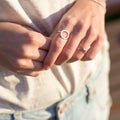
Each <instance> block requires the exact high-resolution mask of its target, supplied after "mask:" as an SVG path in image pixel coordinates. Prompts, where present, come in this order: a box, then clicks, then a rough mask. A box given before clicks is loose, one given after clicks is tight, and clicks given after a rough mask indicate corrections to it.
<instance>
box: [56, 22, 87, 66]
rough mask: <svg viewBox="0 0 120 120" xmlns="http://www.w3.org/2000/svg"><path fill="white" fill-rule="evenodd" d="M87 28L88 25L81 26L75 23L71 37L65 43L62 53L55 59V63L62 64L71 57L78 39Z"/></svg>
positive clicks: (84, 33) (83, 35)
mask: <svg viewBox="0 0 120 120" xmlns="http://www.w3.org/2000/svg"><path fill="white" fill-rule="evenodd" d="M87 30H88V26H86V27H81V25H79V24H76V25H75V27H74V28H73V30H72V32H71V38H70V40H69V41H68V42H67V44H66V45H65V47H64V49H63V51H62V53H61V54H60V56H59V58H58V59H57V61H56V64H62V63H64V62H67V61H68V60H70V59H71V57H72V56H73V54H74V52H75V50H76V48H77V47H78V45H79V43H80V41H81V40H82V39H83V38H84V37H85V36H86V32H87Z"/></svg>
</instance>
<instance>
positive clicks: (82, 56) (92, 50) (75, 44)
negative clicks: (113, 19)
mask: <svg viewBox="0 0 120 120" xmlns="http://www.w3.org/2000/svg"><path fill="white" fill-rule="evenodd" d="M104 17H105V8H103V7H102V6H100V5H99V4H96V3H94V2H93V1H91V0H77V1H76V2H75V3H74V5H73V6H72V7H71V8H70V9H69V10H68V11H67V12H66V13H65V14H64V16H63V17H62V19H61V20H60V22H59V23H58V25H57V27H56V29H55V30H54V32H53V34H52V35H51V40H52V41H51V45H50V49H49V52H48V54H47V57H46V58H45V61H44V69H48V68H50V67H51V66H52V65H53V64H58V65H60V64H62V63H64V62H68V61H76V60H92V59H93V58H94V57H95V56H96V55H97V53H98V52H99V50H100V49H101V47H102V45H103V41H104V37H105V30H104ZM63 30H66V31H63ZM61 31H62V33H61ZM62 37H63V38H64V37H68V39H67V40H66V39H63V38H62Z"/></svg>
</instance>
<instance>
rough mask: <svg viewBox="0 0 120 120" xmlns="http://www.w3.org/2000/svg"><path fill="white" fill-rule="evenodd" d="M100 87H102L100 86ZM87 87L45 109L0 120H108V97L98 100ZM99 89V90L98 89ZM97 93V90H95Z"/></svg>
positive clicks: (25, 112) (0, 115)
mask: <svg viewBox="0 0 120 120" xmlns="http://www.w3.org/2000/svg"><path fill="white" fill-rule="evenodd" d="M101 87H102V86H101ZM90 89H92V88H89V87H88V86H87V85H85V86H84V87H83V90H82V91H81V92H79V93H76V94H74V95H72V96H69V97H67V98H66V99H64V100H63V101H60V102H59V103H55V104H54V105H51V106H49V107H48V108H46V109H36V110H32V111H23V112H15V113H13V114H0V120H108V117H109V108H110V105H111V102H110V98H109V96H106V95H105V94H104V92H103V93H102V94H101V98H102V99H103V98H104V97H102V95H103V96H104V95H105V96H106V98H105V100H102V99H101V100H98V99H99V98H100V96H99V98H98V96H97V95H96V93H95V91H93V93H91V91H90ZM98 89H99V88H98ZM96 92H97V90H96Z"/></svg>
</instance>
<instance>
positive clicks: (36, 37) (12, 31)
mask: <svg viewBox="0 0 120 120" xmlns="http://www.w3.org/2000/svg"><path fill="white" fill-rule="evenodd" d="M48 48H49V39H48V38H47V37H44V36H43V35H42V34H40V33H38V32H35V31H33V30H31V29H28V28H26V27H24V26H21V25H18V24H13V23H7V22H1V23H0V66H2V67H4V68H7V69H9V70H11V71H13V72H15V73H18V74H23V75H29V76H37V75H39V73H40V71H41V70H42V63H43V60H44V58H45V56H46V54H47V50H48Z"/></svg>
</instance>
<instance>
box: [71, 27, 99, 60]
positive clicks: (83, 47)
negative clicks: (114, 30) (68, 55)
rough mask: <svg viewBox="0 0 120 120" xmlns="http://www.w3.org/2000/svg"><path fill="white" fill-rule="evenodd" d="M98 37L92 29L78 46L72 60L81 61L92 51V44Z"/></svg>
mask: <svg viewBox="0 0 120 120" xmlns="http://www.w3.org/2000/svg"><path fill="white" fill-rule="evenodd" d="M96 36H97V34H96V33H95V31H93V29H91V28H90V29H89V30H88V32H87V34H86V37H85V38H84V39H83V40H81V42H80V44H79V45H78V47H77V49H76V51H75V53H74V55H73V57H72V59H76V60H78V59H79V60H80V59H81V58H82V57H83V56H84V55H85V54H86V52H87V51H88V50H89V49H90V47H91V44H92V43H93V41H94V40H95V39H96Z"/></svg>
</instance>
